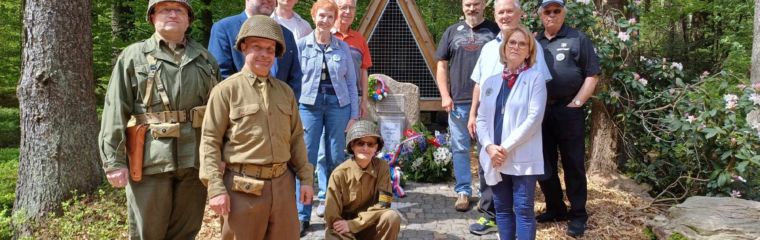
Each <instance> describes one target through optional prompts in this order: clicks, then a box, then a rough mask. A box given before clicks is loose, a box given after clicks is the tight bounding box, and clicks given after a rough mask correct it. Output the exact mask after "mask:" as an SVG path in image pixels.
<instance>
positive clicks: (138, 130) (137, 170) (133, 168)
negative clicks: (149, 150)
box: [126, 124, 148, 182]
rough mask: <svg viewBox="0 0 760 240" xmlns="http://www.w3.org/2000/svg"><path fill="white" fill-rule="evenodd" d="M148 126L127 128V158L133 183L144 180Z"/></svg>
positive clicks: (140, 125) (141, 125)
mask: <svg viewBox="0 0 760 240" xmlns="http://www.w3.org/2000/svg"><path fill="white" fill-rule="evenodd" d="M147 132H148V124H139V125H135V126H131V127H127V144H126V145H127V157H128V159H129V161H128V162H129V177H130V178H132V181H135V182H139V181H140V180H142V169H143V156H144V155H143V154H144V151H145V134H146V133H147Z"/></svg>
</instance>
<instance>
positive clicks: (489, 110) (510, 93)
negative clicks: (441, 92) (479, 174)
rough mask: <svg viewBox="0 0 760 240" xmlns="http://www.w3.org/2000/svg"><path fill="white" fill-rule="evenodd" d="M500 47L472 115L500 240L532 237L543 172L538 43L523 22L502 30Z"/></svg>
mask: <svg viewBox="0 0 760 240" xmlns="http://www.w3.org/2000/svg"><path fill="white" fill-rule="evenodd" d="M503 39H505V40H504V41H502V44H501V46H500V48H499V52H500V55H501V62H502V63H504V65H505V67H504V71H503V73H502V74H501V75H494V76H492V77H490V78H488V79H487V80H485V81H484V82H483V84H482V85H481V87H480V96H479V97H480V107H479V108H478V115H477V119H476V124H477V133H478V141H480V144H481V146H484V147H483V148H481V152H480V166H483V172H484V174H483V176H484V178H485V180H486V184H488V185H490V186H492V189H493V195H494V207H495V210H496V225H497V227H498V229H499V235H500V239H515V237H517V239H535V237H536V221H535V219H534V217H535V213H533V205H534V197H535V196H534V195H535V194H534V192H535V188H536V180H537V178H538V176H539V175H541V174H543V173H544V161H543V150H542V145H541V122H542V119H543V116H544V108H545V106H546V85H545V82H544V77H542V75H541V73H540V72H538V71H536V70H534V69H531V68H530V67H531V66H532V65H533V64H534V63H535V62H536V59H535V54H534V53H535V51H536V49H537V46H536V45H535V41H534V40H533V35H532V34H530V32H529V31H528V30H526V29H525V28H524V27H517V28H514V29H511V30H507V31H505V32H504V38H503Z"/></svg>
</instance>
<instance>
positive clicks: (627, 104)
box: [523, 2, 760, 200]
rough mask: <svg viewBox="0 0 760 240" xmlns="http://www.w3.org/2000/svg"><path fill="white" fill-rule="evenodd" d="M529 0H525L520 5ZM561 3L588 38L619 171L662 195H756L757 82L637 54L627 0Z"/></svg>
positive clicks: (536, 24)
mask: <svg viewBox="0 0 760 240" xmlns="http://www.w3.org/2000/svg"><path fill="white" fill-rule="evenodd" d="M535 5H536V3H533V2H527V3H525V4H524V5H523V9H535V7H536V6H535ZM566 7H567V10H568V11H567V18H566V21H565V23H567V24H568V25H570V26H573V27H575V28H577V29H579V30H581V31H583V32H584V33H585V34H586V35H587V36H588V37H590V38H591V39H592V41H593V42H594V45H595V47H596V52H597V54H598V55H599V58H600V59H599V60H600V64H601V66H602V74H601V79H602V81H600V85H598V86H597V88H600V87H604V86H603V85H602V83H607V84H606V85H605V86H606V87H607V89H606V91H602V92H601V93H599V94H597V95H596V96H595V98H596V99H598V100H601V102H603V103H605V104H606V108H607V111H608V112H609V113H610V114H611V115H612V116H613V118H614V121H615V126H616V128H617V131H618V135H619V136H620V139H619V141H620V143H621V144H619V148H620V149H619V150H620V155H621V157H620V158H619V159H617V160H618V162H619V165H620V170H621V171H622V172H624V173H625V174H627V175H629V176H631V177H632V178H634V179H635V180H637V181H639V182H644V183H647V184H649V185H651V186H652V187H653V190H652V192H651V193H652V194H653V195H660V196H662V195H666V196H664V197H663V198H673V199H676V200H677V199H683V198H682V196H690V195H717V196H733V197H741V198H748V199H755V200H760V85H758V87H757V88H755V85H752V84H750V83H749V80H748V77H747V76H745V75H737V74H734V73H732V72H730V71H724V72H719V73H717V74H710V73H709V72H706V71H704V69H695V67H694V66H690V65H689V64H687V63H683V62H677V61H672V60H669V59H665V58H662V57H659V56H642V55H640V54H639V53H641V52H647V51H642V50H643V48H644V46H639V45H638V40H639V29H640V27H639V24H640V23H639V22H638V21H636V20H633V21H632V20H631V19H632V17H631V16H638V9H637V7H638V6H637V5H636V4H635V2H631V4H629V5H628V6H626V8H625V9H626V10H625V11H626V12H625V13H621V12H610V13H598V12H595V11H594V6H593V3H591V4H578V3H574V2H568V3H567V6H566ZM523 23H524V24H526V25H527V26H529V27H530V28H531V29H534V31H539V30H537V29H540V26H541V23H540V19H538V17H537V16H536V15H535V14H532V13H531V14H528V15H527V16H526V17H525V18H524V19H523ZM748 86H749V87H748ZM589 140H590V139H589ZM590 144H593V143H590ZM737 179H741V180H737ZM674 186H675V187H674Z"/></svg>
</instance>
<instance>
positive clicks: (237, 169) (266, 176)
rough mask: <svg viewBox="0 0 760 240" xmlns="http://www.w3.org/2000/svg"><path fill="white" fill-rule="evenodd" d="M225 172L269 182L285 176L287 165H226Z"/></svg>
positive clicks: (285, 163)
mask: <svg viewBox="0 0 760 240" xmlns="http://www.w3.org/2000/svg"><path fill="white" fill-rule="evenodd" d="M227 170H229V171H230V172H233V173H235V174H241V175H245V176H248V177H252V178H256V179H260V180H271V179H274V178H277V177H279V176H282V174H285V172H286V171H288V163H287V162H284V163H274V164H269V165H256V164H228V165H227Z"/></svg>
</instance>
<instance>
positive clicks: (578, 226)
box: [567, 219, 586, 238]
mask: <svg viewBox="0 0 760 240" xmlns="http://www.w3.org/2000/svg"><path fill="white" fill-rule="evenodd" d="M584 232H586V221H584V220H583V219H573V220H570V222H568V223H567V235H568V236H571V237H574V238H577V237H580V236H583V233H584Z"/></svg>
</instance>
